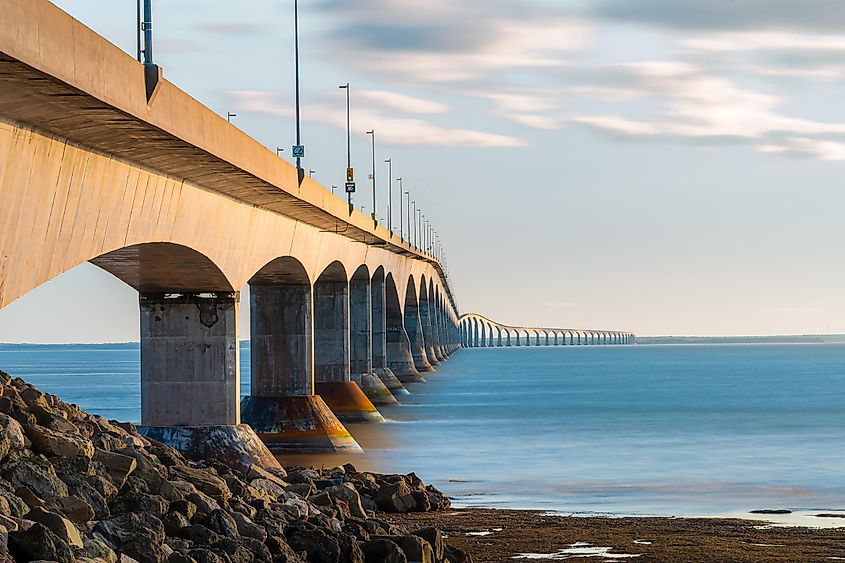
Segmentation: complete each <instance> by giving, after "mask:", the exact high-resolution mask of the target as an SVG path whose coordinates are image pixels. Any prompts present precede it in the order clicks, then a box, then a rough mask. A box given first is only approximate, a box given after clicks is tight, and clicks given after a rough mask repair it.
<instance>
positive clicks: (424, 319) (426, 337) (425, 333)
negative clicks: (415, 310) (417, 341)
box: [420, 299, 440, 367]
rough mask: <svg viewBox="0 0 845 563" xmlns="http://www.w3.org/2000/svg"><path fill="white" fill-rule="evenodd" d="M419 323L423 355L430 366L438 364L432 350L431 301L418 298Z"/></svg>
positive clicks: (435, 354)
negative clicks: (423, 348) (423, 349)
mask: <svg viewBox="0 0 845 563" xmlns="http://www.w3.org/2000/svg"><path fill="white" fill-rule="evenodd" d="M420 325H421V326H422V337H423V345H424V347H425V355H426V359H428V362H429V363H430V364H431V366H432V367H434V366H438V365H440V360H439V358H438V357H437V353H436V352H435V351H434V331H433V323H432V318H431V301H430V300H428V299H420Z"/></svg>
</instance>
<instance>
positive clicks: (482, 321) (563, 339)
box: [458, 313, 637, 348]
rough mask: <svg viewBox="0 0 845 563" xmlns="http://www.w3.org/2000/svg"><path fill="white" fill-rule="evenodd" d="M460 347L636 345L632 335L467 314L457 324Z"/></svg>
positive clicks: (634, 336)
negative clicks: (505, 321)
mask: <svg viewBox="0 0 845 563" xmlns="http://www.w3.org/2000/svg"><path fill="white" fill-rule="evenodd" d="M458 326H459V328H460V332H461V345H462V346H464V347H466V348H495V347H503V346H594V345H619V344H636V342H637V337H636V335H634V334H633V333H630V332H624V331H618V330H590V329H583V328H539V327H527V326H510V325H504V324H502V323H498V322H496V321H494V320H491V319H488V318H487V317H484V316H482V315H477V314H475V313H467V314H465V315H462V316H461V317H460V319H459V321H458Z"/></svg>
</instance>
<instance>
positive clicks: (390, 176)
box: [385, 158, 402, 235]
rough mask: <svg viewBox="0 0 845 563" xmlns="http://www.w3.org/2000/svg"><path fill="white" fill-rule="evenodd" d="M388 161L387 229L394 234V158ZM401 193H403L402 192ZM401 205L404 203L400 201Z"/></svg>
mask: <svg viewBox="0 0 845 563" xmlns="http://www.w3.org/2000/svg"><path fill="white" fill-rule="evenodd" d="M385 162H386V163H387V230H388V231H390V234H391V235H392V234H393V159H392V158H388V159H386V160H385ZM400 195H401V194H400ZM399 206H400V207H401V206H402V204H401V203H400V204H399Z"/></svg>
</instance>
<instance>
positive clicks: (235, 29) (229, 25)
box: [197, 21, 270, 35]
mask: <svg viewBox="0 0 845 563" xmlns="http://www.w3.org/2000/svg"><path fill="white" fill-rule="evenodd" d="M197 29H199V30H200V31H206V32H210V33H218V34H220V35H253V34H255V33H261V32H264V31H267V30H269V29H270V24H268V23H266V22H249V21H224V22H208V23H202V24H199V25H198V26H197Z"/></svg>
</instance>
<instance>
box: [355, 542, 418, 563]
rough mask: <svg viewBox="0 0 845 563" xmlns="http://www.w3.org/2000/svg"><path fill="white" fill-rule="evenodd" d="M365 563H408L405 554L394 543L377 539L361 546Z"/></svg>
mask: <svg viewBox="0 0 845 563" xmlns="http://www.w3.org/2000/svg"><path fill="white" fill-rule="evenodd" d="M361 551H363V552H364V560H365V561H366V563H408V558H407V557H405V553H404V552H403V551H402V549H400V547H399V546H398V545H396V544H395V543H394V542H392V541H390V540H388V539H385V538H377V539H374V540H370V541H368V542H364V544H362V545H361Z"/></svg>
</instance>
